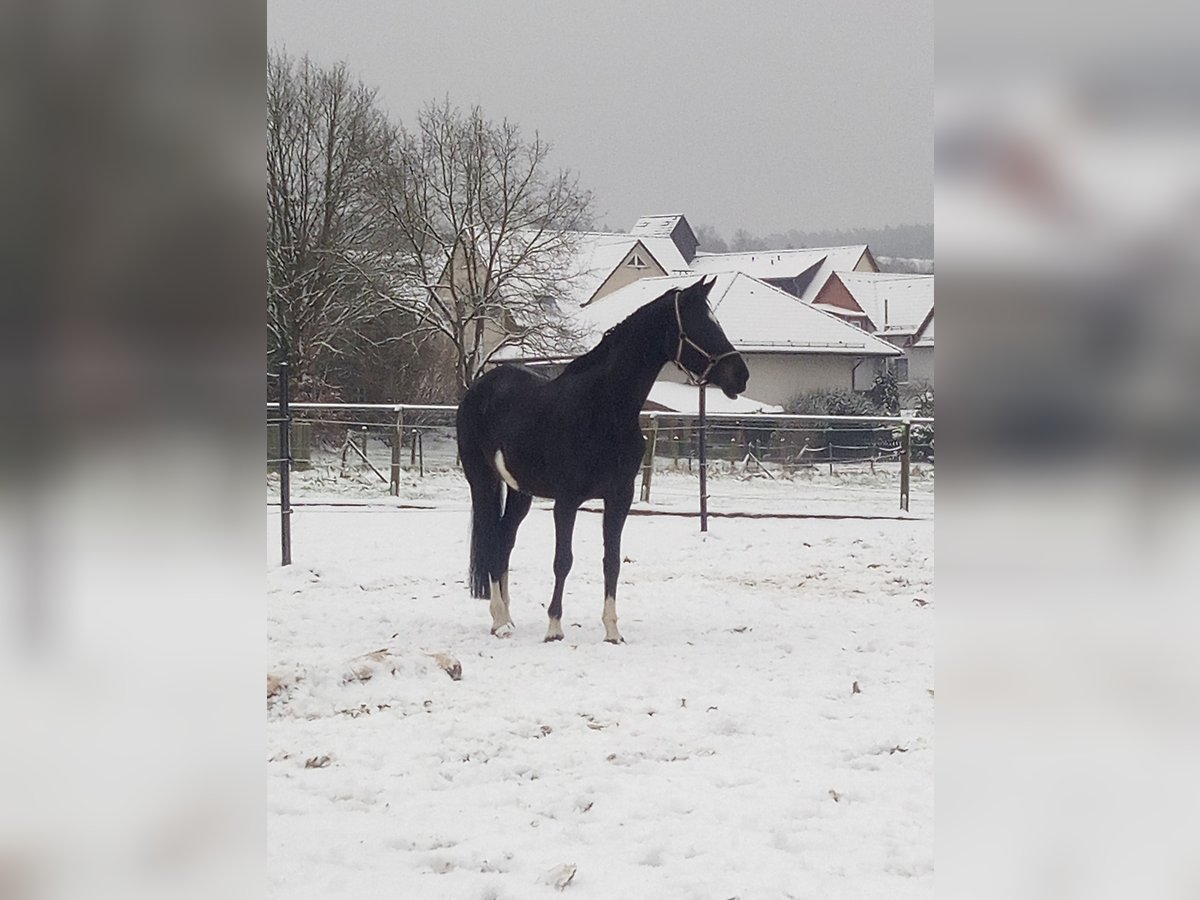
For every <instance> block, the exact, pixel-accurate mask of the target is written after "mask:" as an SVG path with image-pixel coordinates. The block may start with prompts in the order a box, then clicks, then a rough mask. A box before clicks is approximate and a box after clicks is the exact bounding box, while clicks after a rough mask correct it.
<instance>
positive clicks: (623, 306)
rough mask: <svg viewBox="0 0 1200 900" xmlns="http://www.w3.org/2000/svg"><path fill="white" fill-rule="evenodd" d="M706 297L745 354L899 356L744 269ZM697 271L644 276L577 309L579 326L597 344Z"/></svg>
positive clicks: (727, 277) (725, 277) (722, 276)
mask: <svg viewBox="0 0 1200 900" xmlns="http://www.w3.org/2000/svg"><path fill="white" fill-rule="evenodd" d="M716 279H717V280H716V284H714V285H713V288H712V290H711V292H710V293H709V295H708V300H709V305H710V306H711V307H712V309H713V312H714V313H715V314H716V316H717V319H718V321H720V323H721V327H722V328H723V329H724V330H725V334H726V335H727V336H728V338H729V340H730V342H731V343H732V344H733V346H734V347H736V348H737V349H738V350H740V351H742V352H759V353H816V354H836V355H852V356H896V355H898V353H899V351H898V350H896V348H895V347H893V346H892V345H891V344H889V343H887V342H886V341H882V340H880V339H879V338H876V337H872V336H871V335H869V334H867V333H866V332H865V331H863V330H862V329H859V328H856V327H854V326H853V325H850V324H847V323H846V322H844V321H842V320H841V319H839V318H838V317H837V316H834V315H831V314H830V313H827V312H824V311H822V310H820V309H817V308H815V307H813V306H810V305H809V304H807V303H803V302H801V301H799V300H797V299H796V298H795V297H793V296H792V295H791V294H788V293H787V292H785V291H782V290H780V289H779V288H776V287H772V286H771V285H769V284H766V283H765V282H762V281H759V280H758V279H757V278H751V277H750V276H748V275H744V274H742V273H740V272H726V273H721V274H718V275H717V276H716ZM695 280H696V278H695V276H694V275H683V276H673V277H666V278H643V279H641V280H640V281H635V282H634V283H633V284H629V285H626V286H625V287H623V288H621V289H620V290H618V291H614V292H613V293H611V294H609V295H608V296H606V297H603V298H601V299H600V300H597V301H596V302H595V303H592V304H590V305H588V306H586V307H584V308H583V309H581V310H580V311H579V314H578V315H577V316H576V317H575V323H576V324H577V325H579V326H580V327H581V328H582V329H583V330H584V332H585V334H586V335H587V338H588V339H589V343H588V346H593V345H594V344H595V343H596V341H598V340H599V338H600V336H601V335H603V334H604V332H605V331H606V330H608V329H609V328H611V327H612V326H613V325H616V324H617V323H618V322H620V321H622V320H624V319H625V318H626V317H628V316H629V315H630V314H631V313H633V312H634V311H635V310H636V309H638V308H640V307H642V306H644V305H645V304H647V303H649V302H650V301H651V300H654V299H656V298H657V297H659V296H661V295H662V294H664V293H666V292H667V291H669V290H671V289H673V288H684V287H687V286H688V285H690V284H692V283H694V282H695Z"/></svg>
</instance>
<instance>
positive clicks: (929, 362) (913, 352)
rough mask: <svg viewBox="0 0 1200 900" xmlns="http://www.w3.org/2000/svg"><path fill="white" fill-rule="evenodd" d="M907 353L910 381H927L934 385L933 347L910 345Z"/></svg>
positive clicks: (911, 382)
mask: <svg viewBox="0 0 1200 900" xmlns="http://www.w3.org/2000/svg"><path fill="white" fill-rule="evenodd" d="M905 355H906V356H907V357H908V383H909V384H913V383H916V382H926V383H928V385H929V386H930V387H933V348H932V347H909V348H908V350H906V351H905Z"/></svg>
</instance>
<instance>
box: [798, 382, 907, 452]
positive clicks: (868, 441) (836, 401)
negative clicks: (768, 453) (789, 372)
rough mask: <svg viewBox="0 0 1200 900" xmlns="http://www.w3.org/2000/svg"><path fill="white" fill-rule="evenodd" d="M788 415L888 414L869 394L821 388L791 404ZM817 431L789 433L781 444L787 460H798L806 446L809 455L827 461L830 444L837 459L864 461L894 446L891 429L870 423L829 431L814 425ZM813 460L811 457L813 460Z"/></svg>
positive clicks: (850, 425)
mask: <svg viewBox="0 0 1200 900" xmlns="http://www.w3.org/2000/svg"><path fill="white" fill-rule="evenodd" d="M787 411H788V412H789V413H795V414H798V415H807V416H881V415H887V414H888V413H887V411H886V410H881V409H880V408H879V407H878V406H876V405H875V404H874V403H873V402H872V400H871V397H870V396H869V395H868V394H864V393H860V392H858V391H848V390H844V389H840V388H820V389H818V390H815V391H809V392H808V393H805V394H801V395H800V396H799V397H796V398H795V399H794V400H792V401H791V402H790V403H788V404H787ZM813 424H814V428H815V429H816V430H814V431H808V432H803V431H801V432H791V433H787V434H786V435H785V436H784V438H783V440H782V441H781V444H782V445H783V447H784V448H785V455H786V456H794V455H795V454H796V453H797V452H799V448H800V447H801V446H802V445H803V444H804V443H805V442H806V440H807V443H808V445H809V447H808V449H809V451H810V452H811V451H814V450H815V451H817V453H819V454H821V457H819V458H824V454H826V453H827V450H826V441H828V443H831V444H833V445H834V452H833V457H834V459H861V458H864V457H869V456H872V455H874V453H875V448H876V447H878V446H880V445H888V444H890V443H891V442H892V435H891V430H890V429H882V430H881V429H880V428H879V427H878V426H876V425H871V424H869V423H866V422H864V423H862V424H839V425H837V426H836V427H832V428H830V429H828V430H826V429H825V428H823V427H821V425H820V423H813ZM810 458H811V457H810Z"/></svg>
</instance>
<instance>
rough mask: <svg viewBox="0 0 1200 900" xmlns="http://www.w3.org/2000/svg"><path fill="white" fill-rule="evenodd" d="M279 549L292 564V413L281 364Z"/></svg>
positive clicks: (283, 368) (285, 370)
mask: <svg viewBox="0 0 1200 900" xmlns="http://www.w3.org/2000/svg"><path fill="white" fill-rule="evenodd" d="M279 420H280V421H279V459H280V463H279V549H280V555H281V557H282V560H283V561H282V565H285V566H290V565H291V564H292V413H291V408H290V407H289V406H288V364H287V363H286V362H282V363H280V364H279Z"/></svg>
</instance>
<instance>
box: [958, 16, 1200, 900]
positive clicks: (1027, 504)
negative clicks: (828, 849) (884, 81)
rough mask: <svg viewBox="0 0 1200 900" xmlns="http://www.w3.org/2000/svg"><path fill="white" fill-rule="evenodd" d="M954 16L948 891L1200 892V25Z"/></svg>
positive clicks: (1162, 20) (1137, 19)
mask: <svg viewBox="0 0 1200 900" xmlns="http://www.w3.org/2000/svg"><path fill="white" fill-rule="evenodd" d="M938 12H939V16H938V47H937V59H938V87H937V98H936V107H937V124H936V135H935V151H936V152H935V157H936V177H935V183H936V216H937V223H936V228H937V264H938V276H939V278H938V293H939V295H940V300H941V303H940V309H939V319H940V320H941V323H942V326H943V328H944V329H945V330H946V333H947V334H948V335H949V337H948V338H946V339H944V340H942V341H940V342H939V345H938V346H939V359H938V369H939V372H938V381H939V385H940V386H941V389H942V390H941V397H940V398H939V399H940V400H941V411H942V423H943V427H942V428H941V432H942V434H940V435H939V436H940V437H942V443H941V446H940V448H939V449H940V450H941V455H940V456H939V460H938V461H939V463H940V464H941V472H940V473H939V474H940V475H941V476H942V478H941V484H940V485H939V487H940V490H939V496H938V511H937V514H938V523H939V534H938V537H939V540H938V548H937V553H938V580H939V599H940V601H941V619H940V620H939V635H938V653H939V660H938V682H939V683H938V692H939V694H938V696H939V699H940V702H941V708H940V713H941V715H940V717H939V729H938V731H939V735H938V736H939V744H940V746H939V748H938V752H939V764H938V818H939V823H938V824H939V841H938V868H939V871H938V884H939V888H940V889H941V890H943V891H944V892H945V893H946V895H947V896H973V897H992V896H996V897H1002V896H1004V897H1010V896H1011V897H1015V896H1047V897H1049V896H1053V897H1056V898H1071V897H1081V898H1082V897H1088V898H1094V897H1107V896H1113V897H1128V896H1156V897H1159V896H1161V897H1175V896H1179V897H1184V896H1196V893H1197V891H1200V864H1198V863H1197V860H1200V853H1198V852H1197V850H1198V849H1200V848H1198V847H1197V843H1198V842H1200V837H1198V836H1200V827H1197V825H1198V824H1200V823H1198V822H1197V813H1196V810H1197V809H1198V808H1200V804H1198V803H1197V800H1200V796H1197V793H1198V792H1197V789H1196V787H1195V785H1196V784H1197V781H1196V779H1195V776H1194V771H1193V767H1192V764H1191V761H1192V760H1194V759H1195V758H1196V757H1197V750H1198V749H1200V741H1198V737H1200V729H1198V727H1197V726H1198V724H1200V723H1198V721H1197V716H1196V713H1195V710H1196V704H1195V701H1194V697H1195V696H1196V689H1197V687H1200V677H1198V670H1197V665H1196V662H1195V654H1194V650H1193V648H1192V646H1191V645H1192V644H1193V643H1194V640H1193V637H1192V636H1193V635H1194V634H1195V628H1196V624H1197V617H1196V600H1197V597H1200V590H1197V587H1196V580H1195V577H1194V575H1193V573H1192V568H1193V565H1194V561H1195V557H1196V549H1195V548H1196V547H1197V546H1200V502H1198V501H1200V478H1198V477H1197V476H1198V473H1197V461H1198V458H1200V402H1198V401H1197V396H1198V394H1197V391H1198V390H1200V305H1197V294H1198V293H1200V291H1198V288H1200V279H1198V278H1197V275H1198V272H1197V266H1198V260H1200V254H1198V253H1197V251H1198V250H1200V246H1198V244H1200V241H1198V238H1200V77H1198V76H1200V62H1198V60H1200V54H1198V53H1197V49H1198V48H1197V46H1196V43H1197V38H1198V37H1200V29H1198V28H1197V24H1198V15H1197V8H1196V7H1195V6H1194V5H1185V4H1171V3H1150V4H1133V5H1130V4H1121V5H1117V4H1099V5H1098V4H1082V3H1076V2H1070V3H1065V4H1052V5H1045V4H1032V3H1024V2H1018V3H1015V4H1012V3H1010V4H1004V5H1000V4H982V3H971V2H968V3H955V4H949V3H947V4H943V5H941V6H939V10H938Z"/></svg>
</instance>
